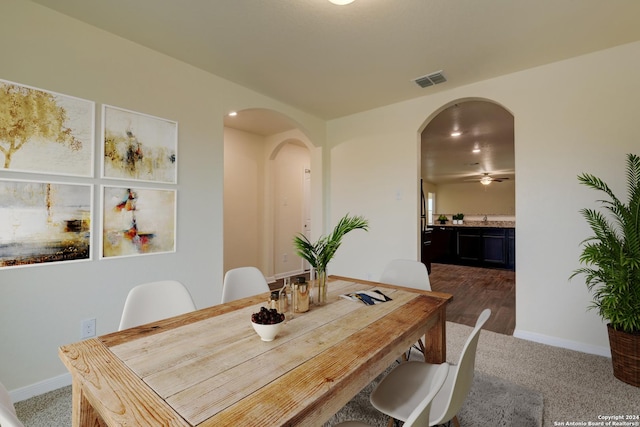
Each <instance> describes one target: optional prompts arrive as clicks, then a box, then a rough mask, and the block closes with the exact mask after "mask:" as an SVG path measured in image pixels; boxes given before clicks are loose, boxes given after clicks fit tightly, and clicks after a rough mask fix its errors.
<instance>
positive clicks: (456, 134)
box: [451, 131, 462, 136]
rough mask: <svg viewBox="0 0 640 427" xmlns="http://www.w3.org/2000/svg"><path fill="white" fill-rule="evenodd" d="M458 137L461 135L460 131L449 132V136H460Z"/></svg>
mask: <svg viewBox="0 0 640 427" xmlns="http://www.w3.org/2000/svg"><path fill="white" fill-rule="evenodd" d="M460 135H462V132H460V131H455V132H451V136H460Z"/></svg>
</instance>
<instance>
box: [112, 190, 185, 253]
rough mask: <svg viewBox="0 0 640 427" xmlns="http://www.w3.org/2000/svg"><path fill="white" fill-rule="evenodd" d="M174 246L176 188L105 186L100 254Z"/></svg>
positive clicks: (158, 250)
mask: <svg viewBox="0 0 640 427" xmlns="http://www.w3.org/2000/svg"><path fill="white" fill-rule="evenodd" d="M175 250H176V190H167V189H156V188H134V187H110V186H102V248H101V254H100V255H101V258H112V257H125V256H135V255H144V254H157V253H166V252H175Z"/></svg>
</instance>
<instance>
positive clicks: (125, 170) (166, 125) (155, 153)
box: [102, 105, 178, 184]
mask: <svg viewBox="0 0 640 427" xmlns="http://www.w3.org/2000/svg"><path fill="white" fill-rule="evenodd" d="M102 126H103V131H102V138H103V144H102V148H103V150H102V154H103V163H102V176H103V178H114V179H125V180H129V181H131V180H137V181H148V182H161V183H168V184H175V183H176V182H177V175H178V174H177V151H178V124H177V123H176V122H173V121H170V120H166V119H161V118H158V117H153V116H150V115H147V114H142V113H136V112H134V111H129V110H124V109H122V108H116V107H112V106H109V105H103V107H102Z"/></svg>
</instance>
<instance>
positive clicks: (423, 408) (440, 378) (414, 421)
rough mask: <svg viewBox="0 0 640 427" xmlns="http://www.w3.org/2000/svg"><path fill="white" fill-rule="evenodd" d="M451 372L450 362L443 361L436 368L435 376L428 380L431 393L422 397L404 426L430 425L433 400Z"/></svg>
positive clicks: (419, 426)
mask: <svg viewBox="0 0 640 427" xmlns="http://www.w3.org/2000/svg"><path fill="white" fill-rule="evenodd" d="M448 373H449V364H448V363H443V364H441V365H440V366H439V367H438V369H436V370H435V372H434V374H433V376H432V377H431V378H430V379H429V380H428V381H429V382H430V384H429V393H428V394H427V395H426V396H425V397H424V399H422V401H421V402H420V403H419V404H418V406H416V407H415V409H414V410H413V412H411V415H409V418H407V421H405V422H404V424H403V426H404V427H422V426H428V425H429V411H430V410H431V402H432V401H433V398H434V397H436V394H438V392H439V391H440V389H441V388H442V385H443V384H444V382H445V380H446V379H447V374H448Z"/></svg>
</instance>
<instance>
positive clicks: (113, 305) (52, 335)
mask: <svg viewBox="0 0 640 427" xmlns="http://www.w3.org/2000/svg"><path fill="white" fill-rule="evenodd" d="M0 10H1V11H2V12H1V13H0V51H2V60H0V78H1V79H5V80H10V81H15V82H18V83H22V84H26V85H30V86H35V87H39V88H43V89H47V90H51V91H55V92H59V93H63V94H67V95H72V96H76V97H80V98H85V99H89V100H92V101H95V102H96V103H97V108H98V111H99V109H100V107H101V105H102V104H109V105H113V106H117V107H122V108H126V109H130V110H134V111H139V112H143V113H146V114H151V115H154V116H158V117H163V118H167V119H170V120H175V121H177V122H178V133H179V135H178V137H179V147H178V156H179V157H178V165H179V166H178V184H177V186H176V188H177V190H178V207H177V212H178V215H177V252H176V253H172V254H162V255H150V256H140V257H133V258H120V259H110V260H98V259H97V255H95V257H94V259H93V260H92V261H87V262H81V263H70V264H69V263H66V264H65V263H63V264H56V265H47V266H36V267H27V268H16V269H2V270H0V337H2V345H1V350H0V381H2V382H3V383H4V384H5V385H6V386H7V387H8V388H9V390H12V391H14V392H16V393H17V395H18V396H19V397H20V396H23V397H28V396H25V395H26V394H29V393H34V392H35V393H37V392H39V391H40V392H42V391H47V389H52V388H56V387H59V386H61V385H65V383H67V384H68V381H69V378H68V376H67V374H66V373H67V371H66V369H65V368H64V366H63V365H62V363H61V362H60V360H59V358H58V354H57V349H58V347H59V346H60V345H63V344H66V343H71V342H75V341H78V340H79V339H80V322H81V320H83V319H87V318H96V319H97V333H98V334H99V335H102V334H105V333H108V332H112V331H114V330H116V329H117V327H118V322H119V319H120V314H121V312H122V307H123V304H124V300H125V298H126V295H127V293H128V291H129V289H131V288H132V287H133V286H134V285H136V284H139V283H143V282H147V281H152V280H160V279H177V280H180V281H182V282H183V283H184V284H185V285H186V286H187V288H188V289H189V291H190V292H191V293H192V295H193V297H194V300H195V302H196V305H197V307H199V308H202V307H206V306H210V305H213V304H217V303H218V302H219V301H220V296H221V291H222V277H223V237H224V236H223V156H224V152H223V115H224V114H226V113H227V112H228V111H230V110H241V109H244V108H265V109H270V110H274V111H278V112H280V113H282V114H284V115H286V116H287V117H289V118H290V119H291V120H292V121H293V122H295V123H297V125H298V126H299V129H300V131H299V132H300V133H303V134H304V135H305V137H306V138H307V141H308V143H309V144H311V141H312V143H313V144H314V145H317V146H321V145H322V144H323V141H324V138H325V123H324V122H323V121H321V120H319V119H317V118H314V117H313V116H310V115H308V114H306V113H303V112H300V111H299V110H296V109H295V108H292V107H290V106H287V105H285V104H282V103H280V102H278V101H275V100H273V99H270V98H267V97H265V96H263V95H260V94H258V93H255V92H253V91H250V90H248V89H245V88H243V87H240V86H238V85H236V84H233V83H231V82H228V81H226V80H223V79H221V78H218V77H216V76H214V75H211V74H208V73H205V72H203V71H201V70H198V69H196V68H194V67H191V66H188V65H186V64H184V63H181V62H179V61H176V60H174V59H171V58H169V57H166V56H164V55H161V54H158V53H156V52H153V51H151V50H149V49H146V48H143V47H141V46H139V45H136V44H133V43H130V42H128V41H126V40H124V39H122V38H119V37H115V36H113V35H110V34H108V33H106V32H104V31H101V30H98V29H96V28H94V27H91V26H89V25H86V24H83V23H80V22H78V21H76V20H73V19H70V18H68V17H65V16H63V15H61V14H58V13H56V12H53V11H51V10H50V9H47V8H44V7H42V6H39V5H36V4H34V3H31V2H29V1H24V0H0ZM96 129H97V131H99V129H100V118H99V117H97V118H96ZM96 133H97V132H96ZM267 142H268V141H267ZM96 146H97V147H98V144H96ZM96 153H100V150H99V149H98V148H96ZM314 156H315V158H316V159H317V158H321V156H318V154H317V153H316V152H314ZM98 157H99V156H97V158H96V162H95V164H96V168H95V170H96V176H95V178H92V179H88V180H87V181H88V182H90V183H92V184H94V186H95V188H96V189H99V186H100V185H101V184H103V183H109V182H110V183H112V184H113V181H108V180H103V179H100V178H99V171H100V167H99V165H100V163H99V158H98ZM0 177H1V178H19V179H43V178H47V177H46V176H43V175H35V174H18V173H9V172H0ZM55 180H56V181H68V182H80V181H81V180H80V179H77V178H72V177H61V176H57V177H55ZM121 183H122V182H121V181H119V182H118V184H121ZM94 194H95V197H94V208H95V209H96V210H97V209H98V208H99V197H98V195H99V194H100V191H98V190H97V191H95V192H94ZM314 203H315V204H316V205H317V204H319V203H321V202H318V201H315V202H314ZM92 232H93V233H94V237H95V239H94V242H93V243H94V246H97V245H98V244H99V239H98V234H99V220H95V221H94V222H93V229H92Z"/></svg>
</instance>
